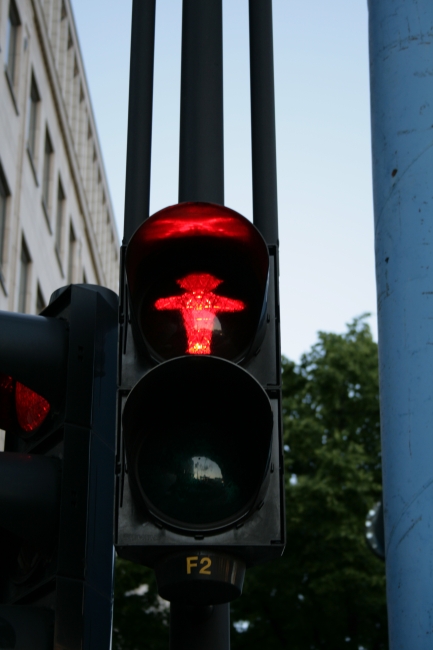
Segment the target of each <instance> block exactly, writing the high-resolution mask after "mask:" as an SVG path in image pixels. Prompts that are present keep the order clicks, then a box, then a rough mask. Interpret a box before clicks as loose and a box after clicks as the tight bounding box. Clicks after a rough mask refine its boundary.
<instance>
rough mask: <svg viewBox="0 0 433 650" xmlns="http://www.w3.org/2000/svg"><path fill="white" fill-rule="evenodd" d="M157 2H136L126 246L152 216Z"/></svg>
mask: <svg viewBox="0 0 433 650" xmlns="http://www.w3.org/2000/svg"><path fill="white" fill-rule="evenodd" d="M154 50H155V0H133V5H132V27H131V63H130V72H129V111H128V147H127V154H126V187H125V216H124V225H123V243H124V244H125V245H126V244H128V242H129V240H130V238H131V235H132V234H133V233H134V231H135V230H136V229H137V228H138V226H139V225H140V224H141V223H142V222H143V221H144V220H145V219H147V217H148V216H149V198H150V158H151V150H152V103H153V60H154Z"/></svg>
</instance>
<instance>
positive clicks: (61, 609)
mask: <svg viewBox="0 0 433 650" xmlns="http://www.w3.org/2000/svg"><path fill="white" fill-rule="evenodd" d="M117 306H118V299H117V296H116V295H115V294H114V293H113V292H112V291H109V290H108V289H104V288H102V287H96V286H91V285H72V286H69V287H65V288H63V289H59V290H58V291H57V292H55V293H54V294H53V296H52V299H51V302H50V304H49V306H48V307H47V308H46V309H45V310H44V311H43V313H42V315H40V316H28V315H23V314H13V313H8V312H1V313H0V328H1V332H2V335H1V337H0V373H1V374H0V427H1V428H3V429H5V430H6V437H5V451H4V452H3V453H0V522H1V535H0V639H1V641H0V645H1V643H2V642H4V643H5V644H6V645H1V647H5V648H6V647H8V648H9V647H10V648H15V647H16V648H18V647H19V648H22V649H23V650H27V649H31V650H39V648H41V650H42V649H43V650H46V649H47V648H50V649H52V648H53V647H56V648H57V647H59V648H60V647H62V648H73V647H74V648H75V647H89V648H90V647H97V646H98V647H107V648H108V647H109V646H110V639H111V612H112V569H113V538H112V521H113V499H114V450H115V444H114V443H115V399H116V350H117ZM96 640H97V641H96ZM7 644H9V645H7Z"/></svg>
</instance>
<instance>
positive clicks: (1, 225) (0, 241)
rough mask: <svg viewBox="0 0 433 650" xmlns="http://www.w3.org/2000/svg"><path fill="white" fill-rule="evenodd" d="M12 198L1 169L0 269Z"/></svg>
mask: <svg viewBox="0 0 433 650" xmlns="http://www.w3.org/2000/svg"><path fill="white" fill-rule="evenodd" d="M9 196H10V192H9V188H8V185H7V183H6V178H5V176H4V174H3V170H2V168H1V167H0V269H1V266H2V264H3V257H4V243H5V229H6V210H7V202H8V197H9Z"/></svg>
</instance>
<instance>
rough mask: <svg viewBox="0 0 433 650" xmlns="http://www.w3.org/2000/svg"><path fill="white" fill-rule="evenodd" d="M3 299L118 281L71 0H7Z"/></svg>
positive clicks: (1, 112)
mask: <svg viewBox="0 0 433 650" xmlns="http://www.w3.org/2000/svg"><path fill="white" fill-rule="evenodd" d="M0 48H1V51H0V61H1V64H2V70H1V71H0V72H1V73H0V309H4V310H9V311H21V312H26V313H30V314H36V313H39V312H40V310H41V309H42V308H43V307H44V306H45V305H46V304H47V303H48V301H49V298H50V295H51V293H52V292H53V291H54V290H55V289H57V288H59V287H61V286H64V285H66V284H70V283H83V282H84V283H93V284H100V285H104V286H107V287H109V288H110V289H113V290H114V291H116V292H117V291H118V276H119V239H118V235H117V230H116V225H115V221H114V214H113V209H112V205H111V201H110V196H109V191H108V184H107V179H106V175H105V171H104V166H103V161H102V155H101V150H100V146H99V142H98V137H97V133H96V128H95V120H94V117H93V113H92V108H91V103H90V97H89V91H88V87H87V82H86V78H85V73H84V67H83V62H82V58H81V53H80V49H79V45H78V39H77V34H76V29H75V24H74V20H73V15H72V10H71V5H70V2H69V0H0Z"/></svg>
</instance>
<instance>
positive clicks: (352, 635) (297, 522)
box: [113, 317, 387, 650]
mask: <svg viewBox="0 0 433 650" xmlns="http://www.w3.org/2000/svg"><path fill="white" fill-rule="evenodd" d="M282 379H283V421H284V441H285V472H286V511H287V546H286V550H285V553H284V555H283V558H282V559H281V560H279V561H276V562H274V563H272V564H268V565H263V566H259V567H255V568H254V569H251V570H249V571H247V576H246V580H245V586H244V591H243V596H242V597H241V598H240V599H238V600H237V601H235V602H234V603H232V621H233V622H234V627H233V630H232V635H231V636H232V648H233V650H243V649H245V650H246V649H247V648H248V650H255V649H257V650H262V649H263V648H266V650H283V649H284V650H286V649H287V648H290V650H322V649H326V650H340V648H341V649H343V648H344V649H347V650H385V649H386V648H387V626H386V605H385V576H384V565H383V563H382V562H381V561H380V560H378V559H377V558H376V557H375V556H374V555H373V554H372V552H371V551H370V550H369V548H368V547H367V545H366V542H365V534H364V530H365V517H366V514H367V512H368V510H369V509H370V508H371V507H372V506H373V505H374V503H375V502H377V501H378V500H379V499H380V494H381V456H380V429H379V400H378V371H377V346H376V344H375V343H374V341H373V340H372V337H371V332H370V330H369V327H368V325H367V324H366V322H365V320H364V318H362V317H361V318H358V319H355V320H354V321H353V322H352V323H351V324H350V325H348V329H347V332H346V333H345V334H342V335H339V334H331V333H324V332H320V333H319V338H318V342H317V343H316V345H314V346H313V347H312V349H311V350H310V352H308V353H307V354H305V355H303V357H302V359H301V362H300V364H299V365H296V364H294V363H292V362H291V361H288V360H287V359H283V377H282ZM143 582H145V583H146V584H149V590H148V591H147V593H146V594H144V595H141V596H139V595H128V596H125V592H126V593H128V592H130V591H132V590H133V589H134V588H136V587H137V585H138V584H140V583H143ZM158 607H159V609H158ZM167 614H168V612H167V610H162V609H161V607H160V605H158V600H157V594H156V588H155V583H154V582H153V577H152V576H151V573H150V572H148V570H147V569H144V568H142V567H136V566H134V565H130V564H129V563H125V562H122V561H121V562H119V563H118V567H117V570H116V605H115V625H114V627H115V630H116V632H115V634H114V644H113V647H114V648H115V649H118V650H120V649H122V650H138V649H140V650H142V649H145V648H152V650H159V648H167V647H168V637H167V629H168V627H167Z"/></svg>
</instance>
